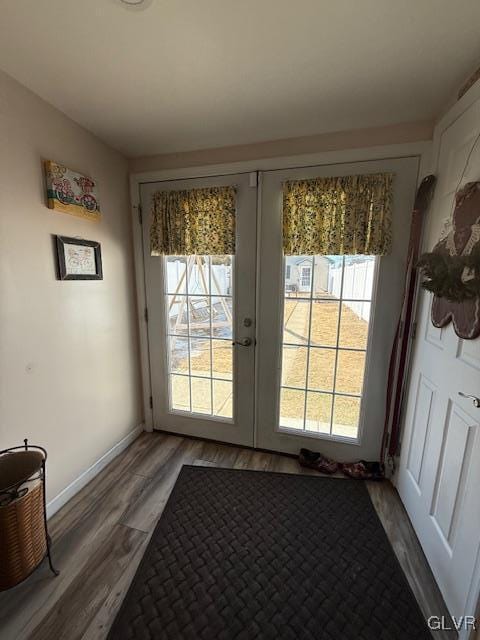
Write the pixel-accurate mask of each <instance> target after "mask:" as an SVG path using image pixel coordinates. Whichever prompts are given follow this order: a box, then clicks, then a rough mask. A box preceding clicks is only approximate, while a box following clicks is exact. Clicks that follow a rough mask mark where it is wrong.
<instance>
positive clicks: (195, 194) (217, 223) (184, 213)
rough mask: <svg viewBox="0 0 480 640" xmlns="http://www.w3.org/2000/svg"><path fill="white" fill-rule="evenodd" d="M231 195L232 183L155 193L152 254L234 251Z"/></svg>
mask: <svg viewBox="0 0 480 640" xmlns="http://www.w3.org/2000/svg"><path fill="white" fill-rule="evenodd" d="M235 196H236V193H235V188H234V187H207V188H203V189H188V190H183V191H158V192H157V193H155V194H154V196H153V208H152V221H151V227H150V250H151V254H152V256H159V255H176V256H178V255H180V256H182V255H195V254H197V255H230V254H234V253H235V201H236V197H235Z"/></svg>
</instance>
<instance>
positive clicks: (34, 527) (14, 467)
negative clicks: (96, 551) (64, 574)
mask: <svg viewBox="0 0 480 640" xmlns="http://www.w3.org/2000/svg"><path fill="white" fill-rule="evenodd" d="M43 460H44V458H43V456H42V455H41V454H40V453H39V452H34V451H28V452H27V451H24V452H15V453H7V454H5V455H3V456H0V494H1V496H2V497H3V500H2V503H3V506H0V591H4V590H5V589H10V588H11V587H13V586H15V585H16V584H18V583H19V582H22V580H24V579H25V578H26V577H27V576H28V575H30V574H31V573H32V571H33V570H34V569H35V568H36V567H37V566H38V565H39V564H40V562H41V561H42V560H43V559H44V558H45V556H46V554H47V532H46V530H45V518H44V500H43V477H42V473H43V470H42V463H43ZM5 496H6V498H5Z"/></svg>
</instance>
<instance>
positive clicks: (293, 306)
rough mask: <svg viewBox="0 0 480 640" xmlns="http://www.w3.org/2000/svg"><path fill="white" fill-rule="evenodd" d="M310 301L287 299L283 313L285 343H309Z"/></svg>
mask: <svg viewBox="0 0 480 640" xmlns="http://www.w3.org/2000/svg"><path fill="white" fill-rule="evenodd" d="M309 322H310V300H304V299H302V298H295V299H292V298H288V297H287V298H286V299H285V306H284V311H283V323H284V324H283V327H284V328H283V341H284V342H286V343H291V344H307V343H308V327H309Z"/></svg>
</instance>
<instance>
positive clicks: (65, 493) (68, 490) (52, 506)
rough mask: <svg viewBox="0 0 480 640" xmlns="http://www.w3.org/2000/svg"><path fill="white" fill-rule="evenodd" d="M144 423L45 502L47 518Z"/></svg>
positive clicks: (140, 426) (105, 464)
mask: <svg viewBox="0 0 480 640" xmlns="http://www.w3.org/2000/svg"><path fill="white" fill-rule="evenodd" d="M144 428H145V425H144V424H143V423H142V424H139V425H138V426H137V427H135V429H133V430H132V431H131V432H130V433H128V434H127V435H126V436H125V437H124V438H122V439H121V440H120V442H117V444H115V445H113V447H112V448H111V449H109V450H108V451H107V452H106V453H104V454H103V456H102V457H101V458H99V459H98V460H97V461H96V462H94V463H93V464H92V466H90V467H88V469H86V470H85V471H84V472H83V473H81V474H80V475H79V476H78V478H76V479H75V480H74V481H73V482H71V483H70V484H69V485H68V486H66V487H65V489H62V491H60V493H59V494H58V495H57V496H55V498H53V499H52V500H50V502H48V503H47V518H50V517H51V516H53V514H54V513H56V512H57V511H58V510H59V509H60V508H61V507H63V505H64V504H65V503H66V502H68V501H69V500H70V498H73V496H74V495H75V494H76V493H78V492H79V491H80V489H83V487H84V486H85V485H86V484H88V483H89V482H90V480H93V478H94V477H95V476H96V475H97V474H98V473H100V471H101V470H102V469H104V468H105V467H106V466H107V464H108V463H109V462H111V461H112V460H113V459H114V458H116V457H117V456H118V454H119V453H121V452H122V451H124V450H125V449H126V448H127V447H128V446H129V445H130V444H131V443H132V442H133V441H134V440H135V439H136V438H138V436H139V435H140V434H141V433H142V432H143V431H144Z"/></svg>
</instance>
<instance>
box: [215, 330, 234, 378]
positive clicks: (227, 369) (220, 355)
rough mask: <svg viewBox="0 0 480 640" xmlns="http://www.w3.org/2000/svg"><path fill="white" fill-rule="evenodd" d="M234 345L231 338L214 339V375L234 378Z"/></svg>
mask: <svg viewBox="0 0 480 640" xmlns="http://www.w3.org/2000/svg"><path fill="white" fill-rule="evenodd" d="M232 367H233V347H232V343H231V341H230V340H212V376H213V377H214V378H220V379H224V380H225V379H226V380H231V379H232V372H233V368H232Z"/></svg>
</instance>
